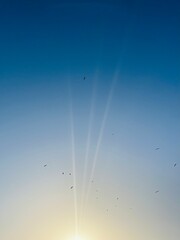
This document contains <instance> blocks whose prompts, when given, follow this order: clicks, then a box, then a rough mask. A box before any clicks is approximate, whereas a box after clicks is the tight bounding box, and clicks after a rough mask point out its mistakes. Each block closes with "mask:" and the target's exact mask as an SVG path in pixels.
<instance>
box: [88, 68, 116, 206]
mask: <svg viewBox="0 0 180 240" xmlns="http://www.w3.org/2000/svg"><path fill="white" fill-rule="evenodd" d="M117 79H118V71H116V72H115V75H114V77H113V80H112V84H111V88H110V91H109V94H108V98H107V103H106V107H105V111H104V115H103V120H102V124H101V128H100V132H99V136H98V141H97V145H96V151H95V155H94V158H93V163H92V169H91V173H90V179H89V184H88V188H87V193H86V196H85V207H84V208H86V205H87V202H88V199H89V194H90V190H91V181H92V180H93V178H94V173H95V168H96V164H97V160H98V154H99V149H100V145H101V142H102V137H103V133H104V128H105V124H106V120H107V117H108V113H109V108H110V104H111V100H112V96H113V92H114V87H115V84H116V82H117Z"/></svg>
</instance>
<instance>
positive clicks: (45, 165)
mask: <svg viewBox="0 0 180 240" xmlns="http://www.w3.org/2000/svg"><path fill="white" fill-rule="evenodd" d="M112 135H114V134H112ZM159 149H160V148H159V147H157V148H155V150H156V151H157V150H159ZM176 166H177V163H174V165H173V167H176ZM44 167H47V164H44ZM61 174H62V175H65V172H62V173H61ZM68 175H69V176H71V175H72V174H71V172H69V173H68ZM91 183H94V180H92V181H91ZM73 188H74V186H71V187H70V189H73ZM98 192H99V191H98V190H97V189H96V193H98ZM159 192H160V191H159V190H156V191H155V192H154V193H155V194H157V193H159ZM97 199H98V196H96V200H97ZM116 200H117V201H118V200H119V197H116ZM115 207H117V205H115ZM130 210H132V208H130ZM108 211H109V210H108V209H106V212H108Z"/></svg>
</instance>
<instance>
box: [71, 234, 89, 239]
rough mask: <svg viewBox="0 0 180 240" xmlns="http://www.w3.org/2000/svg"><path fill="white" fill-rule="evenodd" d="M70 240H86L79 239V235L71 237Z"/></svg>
mask: <svg viewBox="0 0 180 240" xmlns="http://www.w3.org/2000/svg"><path fill="white" fill-rule="evenodd" d="M71 240H86V239H85V238H83V237H81V236H79V235H76V236H74V237H72V239H71Z"/></svg>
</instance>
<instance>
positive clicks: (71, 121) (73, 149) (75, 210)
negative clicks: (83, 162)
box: [69, 82, 78, 235]
mask: <svg viewBox="0 0 180 240" xmlns="http://www.w3.org/2000/svg"><path fill="white" fill-rule="evenodd" d="M69 112H70V129H71V151H72V168H73V194H74V213H75V233H76V235H77V234H78V207H77V184H76V157H75V136H74V117H73V104H72V89H71V84H70V82H69Z"/></svg>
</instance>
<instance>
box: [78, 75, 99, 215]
mask: <svg viewBox="0 0 180 240" xmlns="http://www.w3.org/2000/svg"><path fill="white" fill-rule="evenodd" d="M96 81H97V73H96V76H95V79H94V83H93V89H92V100H91V106H90V114H89V124H88V134H87V142H86V152H85V160H84V171H83V185H82V196H81V216H80V219H82V218H83V210H84V209H83V208H84V195H85V187H86V178H87V170H88V157H89V149H90V141H91V132H92V123H93V118H94V105H95V99H96Z"/></svg>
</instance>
